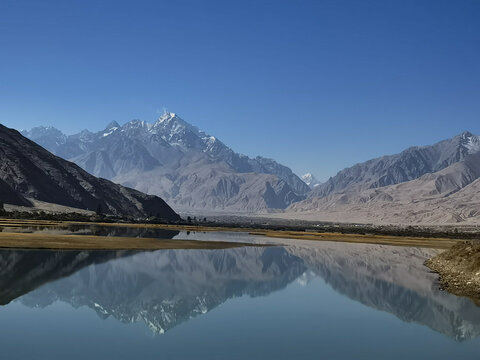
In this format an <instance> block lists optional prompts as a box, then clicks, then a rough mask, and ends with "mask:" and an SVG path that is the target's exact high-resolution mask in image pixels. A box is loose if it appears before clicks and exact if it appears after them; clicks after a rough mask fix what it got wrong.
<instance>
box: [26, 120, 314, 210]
mask: <svg viewBox="0 0 480 360" xmlns="http://www.w3.org/2000/svg"><path fill="white" fill-rule="evenodd" d="M23 134H24V135H25V136H27V137H29V138H30V139H31V140H33V141H35V142H38V143H39V144H40V145H42V146H44V147H45V148H47V149H48V150H50V151H51V152H53V153H54V154H56V155H58V156H60V157H63V158H65V159H68V160H71V161H73V162H75V163H76V164H78V165H79V166H81V167H82V168H83V169H85V170H86V171H88V172H90V173H91V174H94V175H95V176H100V177H103V178H107V179H110V180H112V181H114V182H117V183H121V184H123V185H126V186H129V187H133V188H135V189H138V190H140V191H144V192H147V193H149V194H155V195H158V196H161V197H163V198H165V199H166V200H167V201H168V202H169V203H171V204H172V205H174V206H175V208H177V209H211V210H232V211H235V212H239V211H244V212H252V211H260V210H267V209H283V208H286V207H287V206H288V205H290V204H292V203H293V202H296V201H299V200H302V199H304V198H305V195H306V194H307V193H308V192H309V191H310V188H309V187H308V186H307V185H306V184H305V183H304V182H303V181H302V180H301V179H300V178H299V177H297V176H296V175H295V174H294V173H293V172H292V171H291V170H290V169H289V168H287V167H286V166H283V165H280V164H278V163H277V162H275V161H274V160H271V159H266V158H263V157H256V158H253V159H252V158H249V157H247V156H245V155H241V154H238V153H235V152H234V151H233V150H232V149H230V148H229V147H228V146H226V145H225V144H224V143H222V142H221V141H220V140H218V139H217V138H215V137H214V136H211V135H208V134H206V133H204V132H203V131H201V130H199V129H197V128H196V127H194V126H192V125H190V124H189V123H187V122H186V121H184V120H182V119H181V118H180V117H178V116H177V115H176V114H174V113H165V114H164V115H163V116H161V117H160V118H159V119H158V120H157V121H156V122H155V123H153V124H150V123H147V122H145V121H139V120H133V121H130V122H128V123H126V124H125V125H123V126H120V125H119V124H118V123H116V122H113V123H111V124H109V125H108V126H107V127H106V128H105V130H103V131H100V132H98V133H91V132H89V131H86V130H85V131H83V132H81V133H79V134H76V135H72V136H65V135H63V134H62V133H61V132H59V131H58V130H57V129H55V128H51V127H49V128H46V127H40V128H34V129H32V130H30V131H24V132H23Z"/></svg>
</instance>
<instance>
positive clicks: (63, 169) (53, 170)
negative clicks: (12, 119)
mask: <svg viewBox="0 0 480 360" xmlns="http://www.w3.org/2000/svg"><path fill="white" fill-rule="evenodd" d="M0 195H1V196H2V197H4V199H5V200H4V201H5V202H10V203H13V204H17V205H28V204H27V203H25V201H27V202H28V200H26V199H25V198H33V199H36V200H41V201H45V202H48V203H55V204H60V205H64V206H70V207H74V208H79V209H87V210H95V209H96V208H97V206H98V205H101V206H102V208H103V211H104V212H106V213H112V214H118V215H133V216H145V215H148V214H150V213H151V214H154V215H158V216H159V217H161V218H163V219H166V220H176V219H179V216H178V215H177V214H176V213H175V212H174V211H173V210H172V209H171V208H170V207H169V206H168V205H167V204H166V203H165V202H164V201H163V200H162V199H160V198H159V197H157V196H152V195H146V194H144V193H141V192H140V191H137V190H133V189H129V188H126V187H123V186H120V185H117V184H114V183H112V182H111V181H108V180H105V179H99V178H96V177H95V176H92V175H90V174H89V173H87V172H86V171H84V170H82V169H81V168H80V167H78V166H77V165H75V164H73V163H71V162H69V161H65V160H63V159H61V158H59V157H57V156H55V155H53V154H51V153H50V152H48V151H47V150H45V149H44V148H42V147H41V146H39V145H37V144H36V143H34V142H33V141H30V140H28V139H27V138H25V137H23V136H22V135H21V134H20V133H19V132H17V131H15V130H13V129H9V128H6V127H5V126H3V125H0Z"/></svg>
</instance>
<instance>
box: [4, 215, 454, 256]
mask: <svg viewBox="0 0 480 360" xmlns="http://www.w3.org/2000/svg"><path fill="white" fill-rule="evenodd" d="M70 225H85V226H88V225H98V226H108V227H129V228H145V229H166V230H177V231H203V232H210V231H212V232H218V231H229V232H248V233H250V234H252V235H261V236H266V237H270V238H278V239H282V238H283V239H299V240H312V241H336V242H351V243H365V244H381V245H393V246H412V247H425V248H437V249H448V248H450V247H451V246H453V245H454V244H456V243H458V241H459V240H456V239H448V238H427V237H406V236H390V235H372V234H368V235H360V234H342V233H335V232H332V233H317V232H304V231H285V230H261V229H253V228H250V229H249V228H238V227H237V228H235V227H210V226H197V225H166V224H128V223H84V222H74V221H45V220H24V219H0V227H1V226H5V227H16V226H18V227H23V226H55V227H60V228H62V227H68V226H70ZM0 234H1V233H0ZM35 236H36V237H38V235H35ZM42 236H44V235H42ZM52 236H53V235H52ZM67 236H75V235H67ZM77 237H78V236H77ZM81 237H82V238H88V236H84V235H82V236H81ZM91 238H97V241H98V237H94V236H91ZM0 239H2V237H0ZM107 239H112V238H110V237H109V238H107ZM118 239H122V240H119V242H118V243H119V244H122V246H127V244H128V243H129V242H132V243H135V244H137V245H132V246H135V247H128V249H132V248H135V249H139V248H140V247H139V246H140V245H139V244H140V242H143V243H144V244H145V245H144V246H154V245H153V244H152V245H147V243H148V241H143V240H150V241H155V242H158V241H159V240H158V239H139V238H131V239H130V240H126V239H128V238H125V237H123V238H118ZM84 241H86V239H85V240H84ZM162 242H163V243H165V244H166V243H168V242H170V243H172V244H173V243H176V242H178V240H162ZM182 242H183V240H182ZM204 243H205V242H204ZM77 244H79V243H77ZM123 244H124V245H123ZM225 244H230V243H228V242H227V243H225ZM237 244H238V243H237ZM85 245H86V246H93V242H92V241H91V242H90V243H88V244H87V243H86V244H85ZM204 245H205V244H204ZM0 246H1V244H0ZM112 246H113V245H112ZM155 246H160V245H158V244H155ZM184 246H186V243H184ZM57 248H58V247H57ZM89 248H91V247H89ZM112 248H113V247H112ZM122 249H123V248H122ZM145 249H150V248H149V247H148V248H145Z"/></svg>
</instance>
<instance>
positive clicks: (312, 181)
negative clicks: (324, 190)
mask: <svg viewBox="0 0 480 360" xmlns="http://www.w3.org/2000/svg"><path fill="white" fill-rule="evenodd" d="M301 179H302V180H303V182H304V183H305V184H307V185H308V186H309V187H310V189H313V188H315V187H317V186H318V185H320V184H321V182H320V181H318V180H317V179H316V178H315V176H313V175H312V174H311V173H306V174H304V175H302V177H301Z"/></svg>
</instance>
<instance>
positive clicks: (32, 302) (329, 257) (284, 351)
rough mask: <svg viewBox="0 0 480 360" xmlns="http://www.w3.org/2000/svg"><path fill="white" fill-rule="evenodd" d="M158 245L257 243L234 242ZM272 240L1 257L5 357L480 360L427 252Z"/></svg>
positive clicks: (475, 341) (242, 237)
mask: <svg viewBox="0 0 480 360" xmlns="http://www.w3.org/2000/svg"><path fill="white" fill-rule="evenodd" d="M42 231H43V230H42ZM102 231H107V230H102ZM131 231H133V230H131ZM135 231H138V230H135ZM77 232H78V231H77ZM151 235H152V234H151V233H149V236H151ZM157 235H159V234H157ZM117 236H119V235H117ZM139 236H142V234H140V235H139ZM162 236H165V234H162ZM169 236H172V237H173V238H175V237H180V238H185V237H189V238H190V239H192V238H196V239H199V240H202V239H205V240H236V241H242V242H244V241H246V240H250V241H252V242H256V241H261V240H262V239H261V237H251V236H249V235H247V234H238V233H232V234H228V233H189V234H187V233H182V232H176V234H170V235H169ZM159 237H160V236H159ZM263 240H265V241H271V239H263ZM281 243H285V245H283V246H275V247H267V248H265V247H249V248H235V249H227V250H160V251H154V252H132V251H90V252H89V251H63V252H62V251H7V250H4V251H0V304H2V306H1V307H0V324H1V327H0V344H1V348H2V355H3V356H2V358H8V359H87V358H88V359H133V358H138V359H405V358H409V359H431V358H436V359H467V358H468V359H470V358H475V356H477V355H478V351H479V350H480V341H479V335H480V310H479V308H477V307H476V306H475V305H474V304H473V303H472V302H471V301H470V300H468V299H465V298H459V297H456V296H454V295H450V294H448V293H445V292H442V291H440V290H438V283H437V279H436V275H435V274H432V273H430V272H429V271H428V269H427V268H425V267H424V266H423V261H424V260H425V259H426V258H427V257H429V256H431V255H432V254H433V253H434V252H435V250H425V249H416V248H405V247H391V246H381V245H363V244H346V243H328V242H302V241H287V240H285V241H281Z"/></svg>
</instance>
